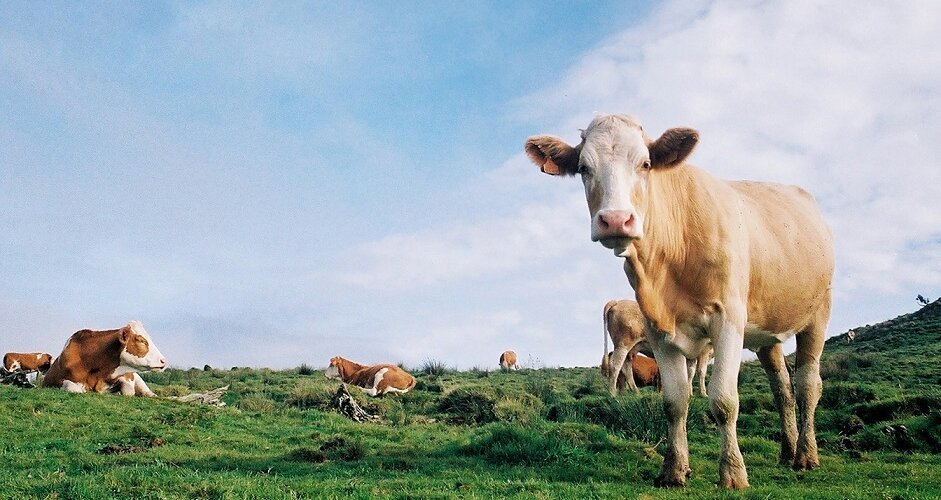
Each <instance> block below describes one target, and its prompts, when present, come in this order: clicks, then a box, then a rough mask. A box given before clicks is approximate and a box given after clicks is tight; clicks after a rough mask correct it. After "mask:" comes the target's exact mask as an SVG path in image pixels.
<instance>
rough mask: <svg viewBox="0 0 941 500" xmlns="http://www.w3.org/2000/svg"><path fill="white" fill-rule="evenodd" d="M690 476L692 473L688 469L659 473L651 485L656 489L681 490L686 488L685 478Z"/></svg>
mask: <svg viewBox="0 0 941 500" xmlns="http://www.w3.org/2000/svg"><path fill="white" fill-rule="evenodd" d="M692 474H693V471H692V470H690V468H689V467H684V468H682V469H672V470H669V471H661V472H660V475H659V476H657V478H656V479H654V480H653V485H654V486H656V487H658V488H682V487H684V486H686V478H688V477H689V476H691V475H692Z"/></svg>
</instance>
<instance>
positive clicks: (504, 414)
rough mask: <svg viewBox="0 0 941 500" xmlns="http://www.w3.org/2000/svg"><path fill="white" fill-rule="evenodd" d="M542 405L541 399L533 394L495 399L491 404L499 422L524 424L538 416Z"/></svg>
mask: <svg viewBox="0 0 941 500" xmlns="http://www.w3.org/2000/svg"><path fill="white" fill-rule="evenodd" d="M542 407H543V404H542V401H540V400H539V399H538V398H536V397H535V396H533V395H531V394H520V395H517V396H514V397H513V398H509V397H505V398H503V399H501V400H499V401H497V402H496V403H495V404H494V406H493V414H494V417H495V418H496V420H498V421H500V422H509V423H516V424H522V425H526V424H530V423H532V422H534V421H535V420H536V419H537V418H538V417H539V415H540V412H541V411H542Z"/></svg>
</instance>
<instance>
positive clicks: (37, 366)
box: [3, 352, 52, 373]
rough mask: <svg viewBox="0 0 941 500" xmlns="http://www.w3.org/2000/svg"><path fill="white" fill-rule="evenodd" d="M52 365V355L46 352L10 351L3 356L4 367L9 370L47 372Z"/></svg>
mask: <svg viewBox="0 0 941 500" xmlns="http://www.w3.org/2000/svg"><path fill="white" fill-rule="evenodd" d="M51 365H52V355H51V354H47V353H44V352H8V353H6V354H5V355H4V356H3V368H4V369H6V370H7V371H8V372H15V371H17V370H20V371H23V372H40V373H46V372H47V371H48V370H49V367H50V366H51Z"/></svg>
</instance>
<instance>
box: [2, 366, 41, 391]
mask: <svg viewBox="0 0 941 500" xmlns="http://www.w3.org/2000/svg"><path fill="white" fill-rule="evenodd" d="M30 373H32V372H24V371H22V370H13V371H12V372H11V371H7V370H6V368H3V367H0V384H7V385H13V386H16V387H22V388H24V389H32V388H33V387H36V386H35V385H33V383H32V382H30V381H29V378H28V377H27V376H26V375H28V374H30Z"/></svg>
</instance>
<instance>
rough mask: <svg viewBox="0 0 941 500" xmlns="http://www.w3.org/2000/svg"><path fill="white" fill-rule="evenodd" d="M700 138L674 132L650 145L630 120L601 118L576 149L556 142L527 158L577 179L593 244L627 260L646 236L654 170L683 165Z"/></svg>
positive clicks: (543, 142) (547, 139)
mask: <svg viewBox="0 0 941 500" xmlns="http://www.w3.org/2000/svg"><path fill="white" fill-rule="evenodd" d="M697 140H698V133H697V132H696V131H695V130H692V129H670V130H668V131H666V132H665V133H664V134H663V136H661V137H660V138H659V139H657V140H656V141H651V140H650V139H649V138H648V137H647V134H645V133H644V129H643V127H642V126H641V124H640V123H639V122H638V121H637V120H635V119H634V118H632V117H630V116H627V115H607V116H599V117H596V118H595V119H594V120H592V121H591V124H590V125H588V128H587V129H585V130H584V131H583V132H582V142H581V143H580V144H579V145H578V146H576V147H572V146H569V145H568V144H566V143H565V142H564V141H562V140H561V139H559V138H557V137H552V136H537V137H531V138H529V140H527V141H526V152H527V153H528V154H529V157H530V159H532V161H533V162H534V163H535V164H536V165H538V166H539V167H540V168H541V169H542V171H543V172H545V173H547V174H552V175H579V176H581V179H582V184H584V186H585V198H586V200H587V201H588V211H589V213H590V214H591V239H592V241H598V242H600V243H601V244H602V245H604V246H605V247H607V248H611V249H613V250H614V252H615V254H617V255H624V254H625V252H626V250H627V248H628V246H629V245H630V244H631V242H632V241H633V240H635V239H639V238H642V237H643V236H644V215H645V213H644V210H645V205H646V192H647V181H648V176H649V174H650V171H651V169H654V168H663V167H671V166H674V165H677V164H679V163H682V162H683V160H685V159H686V157H687V156H689V154H690V153H691V152H692V150H693V147H695V145H696V142H697Z"/></svg>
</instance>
